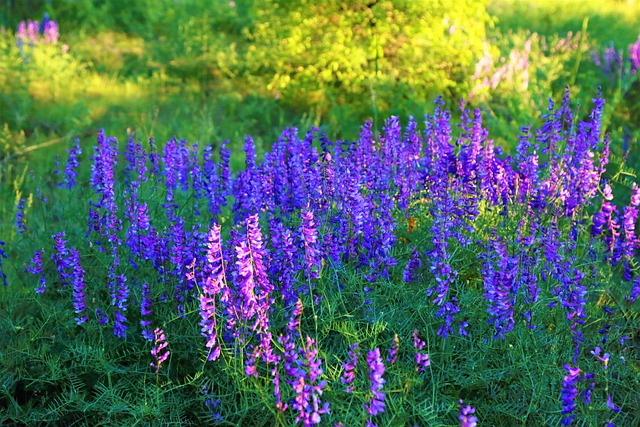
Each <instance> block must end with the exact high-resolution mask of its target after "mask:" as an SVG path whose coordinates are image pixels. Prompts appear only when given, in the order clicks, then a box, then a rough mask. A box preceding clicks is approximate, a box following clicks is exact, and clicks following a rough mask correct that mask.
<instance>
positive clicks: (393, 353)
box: [387, 334, 400, 364]
mask: <svg viewBox="0 0 640 427" xmlns="http://www.w3.org/2000/svg"><path fill="white" fill-rule="evenodd" d="M399 348H400V339H399V338H398V334H395V335H394V337H393V343H392V344H391V348H390V349H389V356H387V363H390V364H393V363H396V360H398V349H399Z"/></svg>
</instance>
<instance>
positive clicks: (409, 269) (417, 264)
mask: <svg viewBox="0 0 640 427" xmlns="http://www.w3.org/2000/svg"><path fill="white" fill-rule="evenodd" d="M421 267H422V259H421V258H420V252H419V251H417V250H415V249H414V250H413V255H412V256H411V259H410V260H409V262H408V263H407V266H406V267H405V269H404V271H403V272H402V281H403V282H405V283H410V282H414V281H415V280H416V279H417V277H416V271H417V270H419V269H420V268H421Z"/></svg>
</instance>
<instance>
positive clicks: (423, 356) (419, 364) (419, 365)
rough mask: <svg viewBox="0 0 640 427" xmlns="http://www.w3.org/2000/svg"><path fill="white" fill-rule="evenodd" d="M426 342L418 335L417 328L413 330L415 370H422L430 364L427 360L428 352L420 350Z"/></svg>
mask: <svg viewBox="0 0 640 427" xmlns="http://www.w3.org/2000/svg"><path fill="white" fill-rule="evenodd" d="M425 345H426V343H425V342H424V341H422V340H421V339H420V338H419V337H418V330H417V329H416V330H415V331H413V347H414V348H415V349H416V357H415V360H416V371H418V372H424V370H425V368H426V367H427V366H429V365H431V361H430V360H429V354H428V353H425V352H420V350H422V349H423V348H424V346H425Z"/></svg>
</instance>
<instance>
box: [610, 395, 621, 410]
mask: <svg viewBox="0 0 640 427" xmlns="http://www.w3.org/2000/svg"><path fill="white" fill-rule="evenodd" d="M607 406H608V407H609V409H611V410H612V411H613V412H620V410H621V409H622V408H620V407H618V406H616V405H614V404H613V399H611V395H610V394H609V393H607Z"/></svg>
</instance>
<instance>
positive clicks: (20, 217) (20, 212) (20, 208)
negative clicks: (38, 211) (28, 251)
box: [16, 199, 27, 234]
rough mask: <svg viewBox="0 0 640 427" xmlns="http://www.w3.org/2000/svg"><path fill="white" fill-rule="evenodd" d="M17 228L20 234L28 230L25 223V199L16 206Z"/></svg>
mask: <svg viewBox="0 0 640 427" xmlns="http://www.w3.org/2000/svg"><path fill="white" fill-rule="evenodd" d="M16 229H17V230H18V234H24V233H26V232H27V227H26V226H25V225H24V199H20V200H19V201H18V205H17V206H16Z"/></svg>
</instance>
